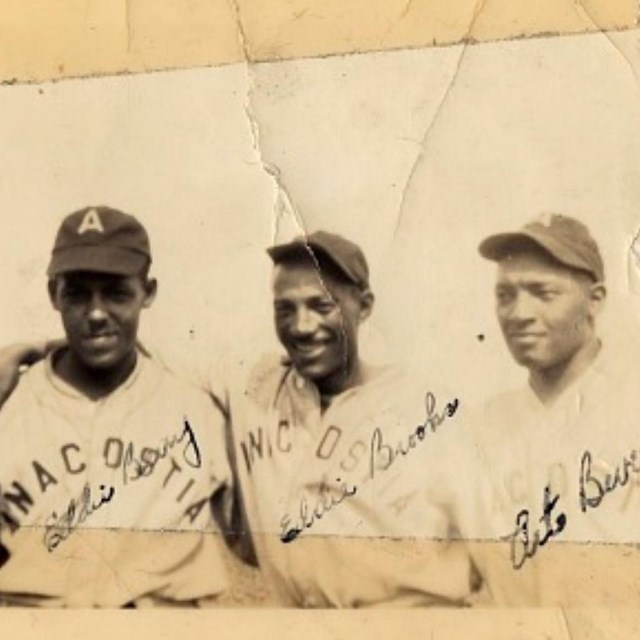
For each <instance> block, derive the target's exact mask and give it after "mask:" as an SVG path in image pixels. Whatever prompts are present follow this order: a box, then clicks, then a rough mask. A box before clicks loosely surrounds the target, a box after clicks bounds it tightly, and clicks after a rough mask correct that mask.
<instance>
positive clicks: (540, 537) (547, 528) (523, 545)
mask: <svg viewBox="0 0 640 640" xmlns="http://www.w3.org/2000/svg"><path fill="white" fill-rule="evenodd" d="M559 499H560V496H559V495H555V496H553V498H552V497H551V489H550V488H549V486H548V485H547V486H546V487H545V488H544V498H543V501H542V516H541V517H540V518H539V519H538V522H539V523H540V524H541V525H543V527H544V531H543V532H541V531H540V529H537V528H536V529H534V531H533V533H532V534H531V533H530V530H529V521H530V516H529V510H528V509H522V510H521V511H520V512H519V513H518V515H517V516H516V529H515V531H514V532H513V533H512V534H510V535H509V536H508V538H507V539H509V540H511V564H512V566H513V568H514V569H520V568H521V567H522V566H523V565H524V563H525V562H526V561H527V559H529V558H533V556H535V554H536V552H537V551H538V547H543V546H544V545H545V544H547V542H548V541H549V540H550V539H551V538H553V537H554V536H557V535H558V534H559V533H560V532H561V531H563V530H564V528H565V526H566V524H567V516H566V515H565V513H564V512H561V513H559V514H558V515H557V516H555V522H554V523H552V522H551V520H552V517H553V515H554V514H553V510H554V508H555V506H556V504H557V503H558V500H559Z"/></svg>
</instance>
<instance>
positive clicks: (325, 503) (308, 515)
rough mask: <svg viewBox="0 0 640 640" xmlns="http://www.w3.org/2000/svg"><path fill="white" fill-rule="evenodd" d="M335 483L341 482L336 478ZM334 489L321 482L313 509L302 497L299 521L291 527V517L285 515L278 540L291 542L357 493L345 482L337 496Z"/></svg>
mask: <svg viewBox="0 0 640 640" xmlns="http://www.w3.org/2000/svg"><path fill="white" fill-rule="evenodd" d="M336 481H337V482H341V480H340V478H336ZM334 489H335V488H334V487H331V486H329V485H328V484H327V483H325V482H323V483H322V484H321V485H320V488H319V490H318V493H319V494H320V497H319V500H318V502H317V503H316V504H315V506H314V507H313V508H310V507H309V504H308V502H307V498H306V496H305V497H303V498H302V500H300V513H299V520H298V523H297V524H296V526H294V527H292V526H291V516H289V515H285V516H284V517H283V518H282V520H281V522H280V526H281V527H282V533H281V535H280V540H281V541H282V542H284V543H287V542H292V541H293V540H295V539H296V538H297V537H298V536H299V535H300V534H301V533H302V532H303V531H304V530H305V529H309V528H311V527H312V526H313V524H314V522H316V520H320V518H322V516H324V514H325V513H327V512H328V511H331V509H333V507H335V506H336V505H339V504H340V503H341V502H342V501H343V500H344V499H345V498H348V497H349V496H353V495H355V494H356V492H357V491H358V488H357V487H355V486H352V487H349V485H348V484H347V483H346V482H343V483H342V484H341V485H340V487H338V493H337V495H336V494H335V491H334Z"/></svg>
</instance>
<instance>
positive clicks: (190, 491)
mask: <svg viewBox="0 0 640 640" xmlns="http://www.w3.org/2000/svg"><path fill="white" fill-rule="evenodd" d="M150 265H151V252H150V247H149V240H148V237H147V233H146V231H145V229H144V228H143V227H142V225H141V224H140V223H139V222H138V221H137V220H136V219H135V218H134V217H132V216H130V215H127V214H124V213H122V212H120V211H117V210H115V209H110V208H108V207H90V208H87V209H83V210H81V211H78V212H76V213H73V214H71V215H70V216H67V217H66V218H65V220H64V221H63V223H62V225H61V227H60V229H59V231H58V234H57V237H56V241H55V245H54V248H53V252H52V256H51V261H50V264H49V269H48V277H49V282H48V290H49V297H50V299H51V303H52V305H53V307H54V309H55V310H56V311H57V312H58V313H59V314H60V318H61V320H62V325H63V327H64V332H65V335H66V339H67V345H66V346H63V347H61V348H58V349H56V350H54V351H52V352H51V353H50V354H49V355H48V357H47V358H46V359H45V360H44V361H43V362H40V363H38V364H36V365H34V366H33V367H32V368H31V369H30V370H29V371H28V372H27V373H25V374H24V375H23V376H22V379H21V381H20V384H19V385H18V387H17V389H16V390H15V391H14V393H13V395H12V396H11V398H10V399H9V400H8V401H7V403H6V404H5V406H4V407H3V410H2V413H1V414H0V541H1V542H2V545H3V547H2V548H3V551H4V557H3V560H4V563H3V566H2V567H1V568H0V592H2V599H3V601H5V602H18V603H25V604H35V605H44V606H90V607H118V606H125V605H134V606H144V605H149V604H150V605H153V604H179V605H193V604H195V603H197V602H199V601H203V600H205V599H208V598H211V597H215V596H217V595H218V594H220V593H221V592H222V591H223V590H224V589H225V586H226V578H225V574H224V567H223V565H222V562H221V558H220V555H219V554H220V549H219V547H218V543H217V540H216V539H215V536H214V535H213V529H212V526H211V525H212V523H211V516H210V509H209V499H210V498H211V496H212V495H213V494H214V493H216V492H217V491H219V490H221V489H222V488H223V487H224V486H225V484H226V483H227V482H228V481H229V471H228V465H227V460H226V457H225V451H224V423H223V420H222V418H221V416H220V415H219V414H218V413H217V412H216V411H215V410H214V408H213V405H212V404H211V402H210V400H209V398H207V396H206V395H205V394H202V393H201V392H199V391H197V390H195V389H193V388H191V387H189V386H187V385H186V384H184V383H182V382H180V381H178V379H176V378H175V377H174V376H173V375H172V374H170V373H168V372H167V371H166V370H165V369H163V368H162V367H161V366H159V365H158V364H157V363H156V362H154V360H153V359H151V358H150V357H149V356H148V355H147V354H146V353H145V352H144V350H142V349H141V348H140V347H139V346H138V342H137V336H138V326H139V321H140V316H141V313H142V311H143V310H144V309H146V308H148V307H149V306H150V305H151V304H152V302H153V299H154V297H155V295H156V289H157V284H156V281H155V280H154V279H152V278H150V277H149V268H150Z"/></svg>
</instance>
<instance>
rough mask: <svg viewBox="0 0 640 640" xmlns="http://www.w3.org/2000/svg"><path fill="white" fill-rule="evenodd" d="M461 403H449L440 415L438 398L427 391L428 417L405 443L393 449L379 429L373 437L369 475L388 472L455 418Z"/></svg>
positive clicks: (400, 443)
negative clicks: (448, 420) (399, 457)
mask: <svg viewBox="0 0 640 640" xmlns="http://www.w3.org/2000/svg"><path fill="white" fill-rule="evenodd" d="M459 406H460V402H459V400H458V399H457V398H454V399H453V400H451V402H448V403H447V405H446V406H445V408H444V410H443V411H441V412H440V413H438V412H436V397H435V396H434V395H433V393H431V391H427V393H426V394H425V408H426V417H425V420H424V422H423V423H422V424H419V425H418V426H417V427H416V428H415V430H414V431H412V432H410V433H409V436H408V437H407V438H406V440H404V441H400V442H398V443H397V444H396V446H395V447H393V446H392V445H390V444H387V443H385V441H384V436H383V434H382V430H381V429H380V428H379V427H377V428H376V429H374V431H373V433H372V435H371V444H370V447H369V475H370V477H371V478H374V477H375V475H376V472H378V471H386V470H387V469H388V468H389V467H390V466H391V465H392V464H393V463H394V462H395V461H396V460H397V458H398V456H400V455H402V456H406V455H407V454H408V453H410V452H411V450H412V449H415V448H416V446H417V445H418V444H419V443H420V442H422V441H423V440H424V439H425V437H426V435H427V433H429V431H431V433H435V432H436V431H437V429H438V427H439V426H440V425H441V424H442V423H443V422H444V421H445V420H446V419H447V418H451V417H453V415H454V414H455V412H456V411H457V410H458V407H459Z"/></svg>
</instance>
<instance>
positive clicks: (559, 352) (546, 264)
mask: <svg viewBox="0 0 640 640" xmlns="http://www.w3.org/2000/svg"><path fill="white" fill-rule="evenodd" d="M603 298H604V287H603V286H602V285H594V284H592V283H591V281H590V280H589V279H588V277H582V276H581V275H580V274H576V273H574V272H572V271H571V270H568V269H564V268H562V267H561V266H559V265H556V264H555V263H554V262H553V261H552V260H551V259H550V258H548V257H546V256H545V255H544V254H542V253H539V252H535V251H531V252H523V253H521V254H517V255H515V256H512V257H511V258H509V259H505V260H502V261H500V262H499V264H498V281H497V285H496V306H497V314H498V320H499V322H500V326H501V328H502V332H503V334H504V336H505V339H506V341H507V345H508V347H509V350H510V351H511V354H512V355H513V357H514V358H515V360H516V361H517V362H518V363H519V364H521V365H524V366H525V367H528V368H529V369H534V370H539V371H545V370H548V369H550V368H552V367H554V366H556V365H558V364H560V363H562V362H566V361H569V360H570V359H571V357H572V356H573V355H574V354H575V353H576V352H578V351H579V350H580V348H581V347H582V346H583V345H584V344H585V343H586V342H587V340H589V339H590V338H591V336H592V335H593V318H594V316H595V314H596V312H597V310H598V308H599V304H600V302H601V301H602V299H603Z"/></svg>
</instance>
